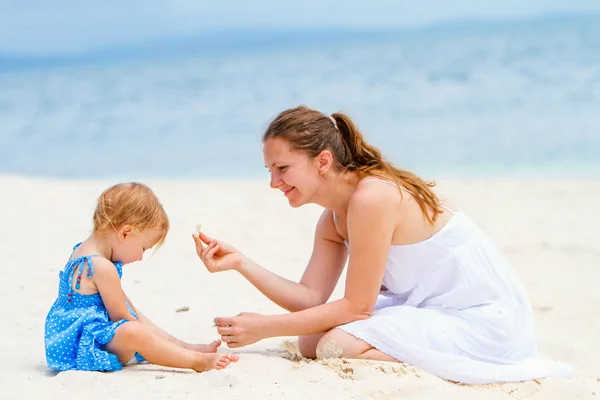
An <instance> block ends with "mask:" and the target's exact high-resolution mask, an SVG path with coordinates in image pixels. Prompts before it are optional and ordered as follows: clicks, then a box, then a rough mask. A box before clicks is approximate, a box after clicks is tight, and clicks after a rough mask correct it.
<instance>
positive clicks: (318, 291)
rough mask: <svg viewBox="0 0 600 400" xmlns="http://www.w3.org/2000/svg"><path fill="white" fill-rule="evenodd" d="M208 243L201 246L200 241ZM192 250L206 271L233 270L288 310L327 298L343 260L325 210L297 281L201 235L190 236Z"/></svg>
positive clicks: (343, 249) (339, 242) (341, 247)
mask: <svg viewBox="0 0 600 400" xmlns="http://www.w3.org/2000/svg"><path fill="white" fill-rule="evenodd" d="M200 239H202V242H204V243H209V244H208V246H203V244H202V242H201V241H200ZM194 240H195V242H196V251H197V252H198V255H199V256H200V258H201V259H202V261H203V262H204V264H205V265H206V267H207V268H208V270H209V271H211V272H217V271H224V270H228V269H235V270H237V271H238V272H240V273H241V274H242V275H243V276H244V277H245V278H246V279H247V280H248V281H249V282H250V283H252V285H254V286H255V287H256V288H257V289H258V290H259V291H260V292H261V293H263V294H264V295H265V296H266V297H268V298H269V299H270V300H271V301H273V302H274V303H276V304H277V305H279V306H280V307H282V308H284V309H286V310H288V311H299V310H304V309H306V308H310V307H314V306H316V305H319V304H323V303H325V302H326V301H327V299H329V296H331V293H332V292H333V289H334V288H335V285H336V283H337V281H338V280H339V278H340V275H341V273H342V270H343V268H344V264H345V263H346V259H347V250H346V247H345V246H344V243H343V239H342V238H341V237H340V235H339V234H338V233H337V231H336V230H335V225H334V223H333V214H332V212H331V211H328V210H327V211H325V212H324V213H323V214H322V216H321V218H320V219H319V222H318V224H317V228H316V232H315V238H314V247H313V253H312V256H311V258H310V261H309V263H308V266H307V268H306V270H305V272H304V275H303V276H302V279H301V280H300V282H293V281H291V280H288V279H286V278H283V277H281V276H279V275H277V274H275V273H273V272H271V271H269V270H267V269H265V268H263V267H261V266H260V265H258V264H257V263H255V262H254V261H252V260H250V259H248V258H247V257H245V256H243V255H242V254H241V253H240V252H239V251H238V250H236V249H235V248H233V247H232V246H230V245H228V244H227V243H224V242H219V241H217V240H215V239H212V238H210V237H208V236H206V235H205V234H203V233H202V234H200V236H199V237H198V236H197V235H195V236H194Z"/></svg>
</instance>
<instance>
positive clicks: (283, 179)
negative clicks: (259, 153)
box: [263, 139, 322, 207]
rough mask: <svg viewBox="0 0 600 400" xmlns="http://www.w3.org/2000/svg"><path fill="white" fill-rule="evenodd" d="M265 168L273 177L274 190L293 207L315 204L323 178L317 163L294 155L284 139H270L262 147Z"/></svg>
mask: <svg viewBox="0 0 600 400" xmlns="http://www.w3.org/2000/svg"><path fill="white" fill-rule="evenodd" d="M263 156H264V160H265V167H266V168H267V169H268V170H269V172H270V173H271V187H272V188H273V189H279V190H281V191H282V192H283V195H284V196H285V197H287V199H288V202H289V203H290V206H292V207H300V206H301V205H304V204H308V203H310V202H312V200H313V198H314V197H315V195H316V194H317V192H318V189H319V187H320V185H321V181H322V177H321V176H320V174H319V169H318V166H317V163H316V161H315V160H313V159H311V158H310V157H308V156H306V155H305V154H302V153H296V152H293V151H291V149H290V146H289V143H288V142H287V141H285V140H282V139H269V140H267V141H266V142H265V143H264V145H263Z"/></svg>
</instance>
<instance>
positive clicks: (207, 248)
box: [202, 242, 216, 259]
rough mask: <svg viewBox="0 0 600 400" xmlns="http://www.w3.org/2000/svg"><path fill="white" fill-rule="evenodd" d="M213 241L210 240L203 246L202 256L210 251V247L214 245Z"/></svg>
mask: <svg viewBox="0 0 600 400" xmlns="http://www.w3.org/2000/svg"><path fill="white" fill-rule="evenodd" d="M215 244H216V243H215V242H211V243H210V244H209V245H208V246H205V247H204V248H203V249H202V258H203V259H205V258H206V255H207V254H208V252H209V251H210V249H212V248H213V247H215Z"/></svg>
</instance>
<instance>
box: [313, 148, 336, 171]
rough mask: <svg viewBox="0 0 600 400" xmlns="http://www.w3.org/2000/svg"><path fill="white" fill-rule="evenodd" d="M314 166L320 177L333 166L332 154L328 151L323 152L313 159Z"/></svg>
mask: <svg viewBox="0 0 600 400" xmlns="http://www.w3.org/2000/svg"><path fill="white" fill-rule="evenodd" d="M315 161H316V164H317V165H316V166H317V169H318V170H319V173H320V174H321V175H325V174H326V173H327V171H329V169H330V168H331V166H332V165H333V154H331V151H329V150H323V151H322V152H320V153H319V155H317V156H316V157H315Z"/></svg>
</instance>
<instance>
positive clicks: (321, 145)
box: [263, 106, 441, 224]
mask: <svg viewBox="0 0 600 400" xmlns="http://www.w3.org/2000/svg"><path fill="white" fill-rule="evenodd" d="M269 139H283V140H287V141H288V143H289V144H290V146H291V147H292V149H293V150H294V151H296V152H300V153H305V154H307V155H308V156H310V157H316V156H317V155H318V154H319V153H321V152H322V151H323V150H326V149H328V150H329V151H331V154H332V155H333V158H334V162H335V164H334V166H335V168H336V169H338V170H340V171H343V172H355V173H357V174H358V176H360V177H364V176H369V175H372V176H377V177H380V178H384V179H389V180H392V181H394V182H396V183H397V184H398V185H400V186H402V187H404V188H405V189H408V190H409V191H410V192H411V193H414V197H415V200H416V201H417V203H418V204H419V207H420V208H421V211H422V212H423V214H424V215H425V217H426V218H427V220H428V221H429V222H430V223H431V224H433V223H434V222H435V220H436V219H437V217H438V215H439V213H440V212H441V207H440V200H439V199H438V197H437V195H436V194H435V193H434V192H433V190H432V189H431V188H432V187H434V186H435V182H427V181H424V180H423V179H421V178H420V177H419V176H417V175H416V174H415V173H413V172H410V171H406V170H404V169H400V168H398V167H396V166H394V165H393V164H392V163H391V162H389V161H387V160H385V159H384V158H383V156H382V154H381V152H380V151H379V149H378V148H377V147H375V146H373V145H371V144H369V143H367V141H366V140H365V139H364V137H363V134H362V133H361V131H360V130H359V129H358V128H357V127H356V125H355V124H354V123H353V122H352V120H351V119H350V117H348V116H347V115H345V114H342V113H333V114H331V115H330V116H327V115H325V114H323V113H321V112H319V111H317V110H313V109H310V108H308V107H306V106H298V107H295V108H290V109H288V110H285V111H282V112H281V113H280V114H279V115H277V117H275V119H274V120H273V121H271V123H270V125H269V127H268V128H267V130H266V132H265V133H264V135H263V142H266V141H267V140H269Z"/></svg>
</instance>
